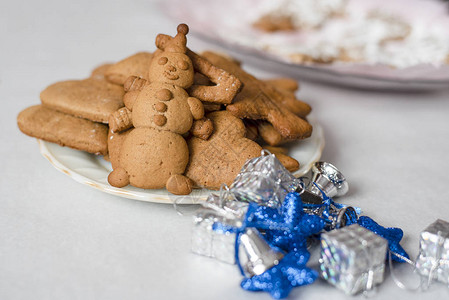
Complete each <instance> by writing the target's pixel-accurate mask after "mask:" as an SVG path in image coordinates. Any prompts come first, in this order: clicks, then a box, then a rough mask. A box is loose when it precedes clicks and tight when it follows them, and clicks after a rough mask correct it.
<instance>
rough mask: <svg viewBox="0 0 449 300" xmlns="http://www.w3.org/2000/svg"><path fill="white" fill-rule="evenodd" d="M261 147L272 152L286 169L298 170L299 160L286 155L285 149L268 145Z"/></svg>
mask: <svg viewBox="0 0 449 300" xmlns="http://www.w3.org/2000/svg"><path fill="white" fill-rule="evenodd" d="M263 148H264V149H267V150H268V151H270V152H271V153H273V154H274V155H275V156H276V158H277V159H279V161H280V162H281V164H282V165H283V166H284V167H285V168H286V169H287V170H288V171H290V172H294V171H296V170H299V162H298V161H297V160H296V159H294V158H293V157H291V156H288V155H287V153H288V151H287V149H285V148H282V147H270V146H264V147H263Z"/></svg>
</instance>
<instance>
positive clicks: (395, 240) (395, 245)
mask: <svg viewBox="0 0 449 300" xmlns="http://www.w3.org/2000/svg"><path fill="white" fill-rule="evenodd" d="M357 224H359V225H360V226H362V227H365V228H366V229H368V230H371V231H372V232H374V233H375V234H377V235H379V236H381V237H383V238H384V239H386V240H387V241H388V248H389V249H390V251H391V252H392V253H396V254H399V255H400V256H403V257H405V258H407V259H409V258H410V257H409V255H408V254H407V252H406V251H405V250H404V248H402V246H401V245H400V244H399V242H400V241H401V239H402V237H403V235H404V232H403V231H402V229H400V228H395V227H382V226H381V225H379V224H377V223H376V222H375V221H374V220H373V219H371V218H370V217H367V216H361V217H359V219H358V220H357ZM391 258H392V259H393V260H394V261H397V262H404V260H403V259H401V258H399V257H397V256H395V255H392V257H391Z"/></svg>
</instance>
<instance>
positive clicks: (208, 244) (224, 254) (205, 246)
mask: <svg viewBox="0 0 449 300" xmlns="http://www.w3.org/2000/svg"><path fill="white" fill-rule="evenodd" d="M203 206H204V208H201V209H199V210H198V211H197V212H196V213H195V215H194V219H193V227H192V240H191V250H192V252H193V253H195V254H199V255H204V256H207V257H211V258H215V259H217V260H220V261H223V262H226V263H229V264H235V239H236V234H235V233H233V232H230V231H226V232H222V231H216V230H214V229H213V226H214V223H221V224H223V225H228V226H232V227H235V228H238V227H241V226H242V220H243V218H244V215H245V213H246V210H247V206H248V204H247V203H243V202H238V201H233V200H229V199H226V198H225V197H223V196H222V195H216V194H211V195H210V196H209V198H208V199H207V201H206V203H204V204H203Z"/></svg>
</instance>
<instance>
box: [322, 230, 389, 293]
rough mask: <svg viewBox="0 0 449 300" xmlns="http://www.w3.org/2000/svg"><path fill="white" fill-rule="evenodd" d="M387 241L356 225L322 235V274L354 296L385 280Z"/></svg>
mask: <svg viewBox="0 0 449 300" xmlns="http://www.w3.org/2000/svg"><path fill="white" fill-rule="evenodd" d="M387 246H388V242H387V240H385V239H384V238H382V237H380V236H378V235H376V234H375V233H373V232H372V231H370V230H368V229H365V228H363V227H361V226H359V225H358V224H353V225H351V226H347V227H344V228H341V229H336V230H333V231H330V232H327V233H323V234H322V235H321V258H320V269H321V276H322V277H323V278H324V279H325V280H327V281H328V282H329V283H331V284H333V285H335V286H336V287H337V288H339V289H341V290H343V291H344V292H345V293H346V294H349V295H353V294H356V293H358V292H360V291H369V290H371V289H373V287H374V286H375V285H377V284H379V283H381V282H382V281H383V279H384V270H385V256H386V253H387Z"/></svg>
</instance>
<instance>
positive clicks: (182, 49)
mask: <svg viewBox="0 0 449 300" xmlns="http://www.w3.org/2000/svg"><path fill="white" fill-rule="evenodd" d="M177 31H178V34H176V36H175V37H174V38H171V39H170V40H169V41H168V42H166V43H162V42H161V39H160V38H158V37H159V36H158V37H157V38H156V46H157V47H158V48H159V49H161V50H163V51H167V52H172V53H186V51H187V46H186V45H187V38H186V35H187V33H189V26H187V25H186V24H179V25H178V27H177Z"/></svg>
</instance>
